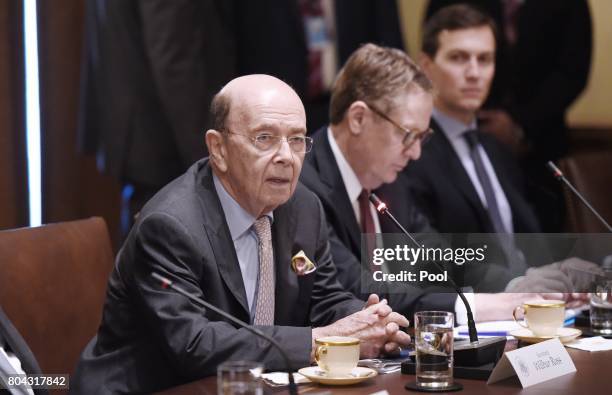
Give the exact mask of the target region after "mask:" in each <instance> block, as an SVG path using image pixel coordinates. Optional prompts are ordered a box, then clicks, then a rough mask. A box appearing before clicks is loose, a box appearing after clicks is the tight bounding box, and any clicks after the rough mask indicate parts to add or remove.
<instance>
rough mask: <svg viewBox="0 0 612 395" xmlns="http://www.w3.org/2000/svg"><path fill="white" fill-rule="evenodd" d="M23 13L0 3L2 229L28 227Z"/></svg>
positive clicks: (17, 7) (14, 5) (14, 3)
mask: <svg viewBox="0 0 612 395" xmlns="http://www.w3.org/2000/svg"><path fill="white" fill-rule="evenodd" d="M24 108H25V96H24V78H23V9H22V5H21V2H20V1H2V2H0V229H8V228H15V227H20V226H26V225H27V224H28V202H27V178H26V174H27V170H26V166H27V161H26V149H25V122H24Z"/></svg>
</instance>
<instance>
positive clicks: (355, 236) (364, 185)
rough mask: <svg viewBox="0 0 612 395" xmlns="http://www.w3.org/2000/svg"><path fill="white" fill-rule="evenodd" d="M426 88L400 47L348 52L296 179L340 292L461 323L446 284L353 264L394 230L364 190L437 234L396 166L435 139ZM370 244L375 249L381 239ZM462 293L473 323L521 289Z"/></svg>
mask: <svg viewBox="0 0 612 395" xmlns="http://www.w3.org/2000/svg"><path fill="white" fill-rule="evenodd" d="M432 90H433V88H432V85H431V82H430V81H429V79H428V78H427V77H426V75H425V74H424V72H423V71H422V70H421V69H420V68H419V67H418V66H417V65H416V64H415V63H414V62H413V61H412V60H411V59H410V58H409V57H408V55H406V54H405V53H404V52H402V51H399V50H396V49H391V48H384V47H379V46H376V45H374V44H367V45H364V46H363V47H361V48H360V49H358V50H357V51H355V52H354V53H353V55H351V57H349V59H348V60H347V62H346V64H345V65H344V66H343V68H342V69H341V70H340V73H339V74H338V76H337V78H336V81H335V83H334V85H333V87H332V97H331V105H330V119H331V124H330V125H329V126H328V127H326V128H323V129H321V130H319V131H317V132H316V133H315V134H314V135H313V138H314V146H313V148H312V151H311V152H310V153H308V155H307V157H306V161H305V163H304V168H303V170H302V175H301V178H300V180H301V182H302V183H303V184H304V185H306V186H307V187H308V188H309V189H310V190H312V191H313V192H314V193H315V194H316V195H317V196H318V197H319V199H320V200H321V203H322V204H323V208H324V209H325V214H326V217H327V220H328V222H329V224H330V228H331V229H332V235H331V236H330V239H329V240H330V245H331V249H332V255H333V258H334V263H335V264H336V267H337V268H338V278H339V280H340V282H341V283H342V285H343V286H344V287H345V288H346V289H347V290H349V291H351V292H352V293H353V294H355V295H357V296H359V297H360V298H362V299H365V298H367V297H368V294H369V293H370V292H376V293H378V294H380V295H381V296H384V297H385V298H387V299H388V302H389V305H390V306H391V307H392V308H393V309H394V310H396V311H399V312H401V313H403V314H406V315H410V314H412V313H413V312H415V311H421V310H426V309H427V310H442V311H454V312H455V313H456V316H457V322H458V323H466V322H467V314H466V311H465V307H464V305H463V303H461V301H460V300H459V299H458V298H457V296H456V294H455V293H454V290H452V289H451V288H445V289H441V288H439V287H436V288H433V287H429V288H426V289H423V288H422V287H417V286H415V285H412V284H406V283H384V282H379V281H373V273H372V272H371V271H370V268H365V267H363V266H362V265H361V263H360V262H361V258H362V253H364V254H365V253H367V254H369V253H370V251H366V252H364V251H362V241H361V240H362V234H380V233H397V228H396V226H395V224H393V223H392V222H391V221H390V220H389V219H388V218H387V217H384V216H379V215H378V214H377V212H376V210H375V208H374V207H373V205H372V204H371V203H370V202H369V201H368V199H367V196H368V194H369V192H371V191H375V193H376V194H377V195H378V196H379V197H382V198H383V200H384V201H385V202H386V203H387V204H388V206H389V207H391V208H392V210H393V213H394V215H395V216H396V217H397V219H398V220H399V222H400V223H401V224H402V225H403V226H404V227H405V228H406V229H407V230H408V231H409V232H411V233H413V234H415V235H416V234H434V233H436V230H435V229H434V228H432V227H431V226H430V223H429V221H428V219H427V218H426V217H425V216H424V215H423V214H422V212H421V211H420V210H419V209H418V208H417V206H416V205H415V204H414V202H413V201H412V197H411V194H410V193H409V191H408V188H407V179H406V178H405V176H404V175H403V174H402V171H403V170H404V168H409V167H411V166H415V164H417V163H418V160H417V159H419V157H420V155H421V149H422V147H428V145H429V144H430V143H431V141H433V139H434V136H435V134H433V135H432V132H431V130H430V129H429V122H430V115H431V113H432V109H433V102H434V98H433V95H432ZM440 160H441V161H443V160H445V159H440ZM441 182H442V181H441ZM458 214H459V213H458ZM434 238H435V237H434ZM365 241H366V242H365V243H364V247H365V248H367V249H368V250H371V248H372V247H373V246H371V245H369V244H370V243H369V242H370V241H371V240H370V238H369V237H368V236H366V238H365ZM431 241H434V242H438V240H431ZM374 243H375V244H376V247H378V244H379V243H380V242H379V241H375V242H374ZM558 277H559V276H556V277H551V278H550V281H551V282H552V283H554V284H555V285H556V284H557V283H558V282H561V280H560V279H559V278H558ZM421 285H422V284H421ZM527 288H528V287H527ZM527 288H524V289H527ZM532 289H533V287H532ZM466 296H467V297H468V300H469V302H470V305H472V310H474V311H475V314H476V319H477V320H479V321H487V320H497V319H510V317H511V316H510V314H511V311H512V308H513V307H514V306H515V305H516V303H517V300H519V299H520V298H521V297H523V295H518V294H513V295H507V294H501V293H497V294H491V293H487V294H484V293H476V294H473V293H469V294H467V295H466ZM555 296H558V297H559V298H560V297H562V295H560V294H559V295H555ZM525 297H527V296H525ZM529 297H531V298H535V297H537V296H536V295H530V296H529ZM551 297H552V296H551Z"/></svg>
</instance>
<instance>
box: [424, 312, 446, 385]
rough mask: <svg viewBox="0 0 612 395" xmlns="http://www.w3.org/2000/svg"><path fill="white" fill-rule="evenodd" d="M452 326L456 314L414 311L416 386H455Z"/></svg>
mask: <svg viewBox="0 0 612 395" xmlns="http://www.w3.org/2000/svg"><path fill="white" fill-rule="evenodd" d="M453 327H454V315H453V313H450V312H447V311H421V312H418V313H415V315H414V335H415V340H414V341H415V349H416V385H417V387H421V388H429V389H436V388H441V387H449V386H452V385H453Z"/></svg>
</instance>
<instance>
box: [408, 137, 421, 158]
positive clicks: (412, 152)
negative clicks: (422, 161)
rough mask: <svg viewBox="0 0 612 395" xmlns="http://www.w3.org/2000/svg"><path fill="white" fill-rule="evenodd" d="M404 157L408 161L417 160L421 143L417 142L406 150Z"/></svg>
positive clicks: (419, 155)
mask: <svg viewBox="0 0 612 395" xmlns="http://www.w3.org/2000/svg"><path fill="white" fill-rule="evenodd" d="M406 156H407V157H408V159H410V160H418V159H419V158H420V157H421V141H420V140H417V141H415V142H414V144H412V145H411V146H410V147H408V148H407V149H406Z"/></svg>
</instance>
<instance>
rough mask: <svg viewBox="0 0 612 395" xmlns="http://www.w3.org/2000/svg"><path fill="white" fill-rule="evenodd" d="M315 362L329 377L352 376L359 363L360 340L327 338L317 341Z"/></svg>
mask: <svg viewBox="0 0 612 395" xmlns="http://www.w3.org/2000/svg"><path fill="white" fill-rule="evenodd" d="M315 344H316V346H317V348H316V350H315V361H316V362H317V365H319V368H321V369H322V370H323V371H324V372H325V373H327V374H328V375H329V376H344V375H348V374H350V373H351V372H352V371H353V369H355V368H356V367H357V362H359V339H357V338H354V337H346V336H327V337H320V338H318V339H315Z"/></svg>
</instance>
